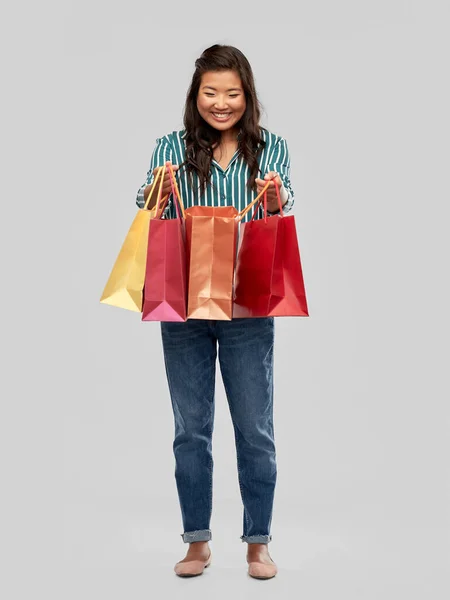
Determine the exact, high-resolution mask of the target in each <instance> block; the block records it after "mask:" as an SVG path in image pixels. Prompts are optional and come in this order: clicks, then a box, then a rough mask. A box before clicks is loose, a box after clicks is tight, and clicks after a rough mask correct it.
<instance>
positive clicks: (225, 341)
mask: <svg viewBox="0 0 450 600" xmlns="http://www.w3.org/2000/svg"><path fill="white" fill-rule="evenodd" d="M183 120H184V128H183V129H181V130H175V131H172V132H170V133H166V135H163V136H161V137H159V138H157V144H156V146H155V148H154V150H153V154H152V158H151V161H150V168H149V170H148V172H147V181H146V182H145V183H144V184H143V185H142V186H141V187H140V188H139V190H138V195H137V199H136V202H137V204H138V206H140V207H141V208H142V207H143V206H144V202H145V200H146V195H145V194H146V193H147V194H148V193H150V189H149V188H151V184H152V183H153V181H154V178H155V175H156V173H157V172H158V167H161V166H164V165H166V164H167V163H168V162H170V163H172V165H173V167H174V171H175V179H176V183H177V185H178V187H179V191H180V196H181V197H182V199H183V201H184V205H185V208H187V209H188V208H190V207H193V206H196V207H198V206H201V207H217V208H219V207H234V209H237V210H238V211H241V210H242V209H244V208H245V207H247V206H248V205H249V204H250V203H251V202H252V201H253V200H254V199H255V196H256V194H258V189H259V192H260V191H261V189H262V187H266V188H267V208H268V212H272V213H274V212H276V211H280V210H282V211H283V213H286V212H288V211H290V210H291V208H292V206H293V204H294V193H293V191H292V187H291V183H290V157H289V152H288V147H287V142H286V140H285V139H284V138H283V137H282V136H280V135H277V134H276V133H273V132H271V131H269V130H268V129H266V128H264V127H262V126H261V125H260V122H259V121H260V106H259V101H258V96H257V93H256V89H255V82H254V77H253V72H252V69H251V66H250V64H249V62H248V60H247V58H246V57H245V56H244V54H243V53H242V52H241V51H240V50H239V49H238V48H235V47H233V46H225V45H218V44H215V45H213V46H211V47H210V48H207V49H206V50H205V51H204V52H203V53H202V55H201V56H200V57H199V58H198V59H197V60H196V61H195V71H194V74H193V76H192V81H191V84H190V87H189V89H188V92H187V94H186V103H185V108H184V119H183ZM259 177H261V178H264V180H262V179H259ZM267 179H271V180H272V179H273V180H275V181H277V183H278V185H279V186H280V189H279V194H280V197H281V198H282V201H281V202H278V200H277V194H276V192H275V189H278V188H275V184H274V182H271V184H270V185H269V186H267ZM147 190H148V191H147ZM162 190H163V191H162V193H163V194H164V195H165V194H170V193H171V183H170V181H169V173H168V174H167V180H166V179H163V181H162ZM258 195H259V194H258ZM151 201H152V198H150V201H149V202H150V204H151ZM280 204H281V205H282V206H280ZM205 212H207V213H210V212H215V211H209V210H207V211H205ZM217 212H220V211H217ZM252 212H253V211H248V213H247V214H246V215H245V217H244V219H245V220H250V219H251V217H252ZM166 216H167V217H169V218H171V219H174V218H176V216H177V214H176V210H175V208H174V206H173V203H172V204H171V203H170V199H169V203H168V208H167V213H166ZM263 216H264V212H263V208H262V207H259V209H258V214H257V215H255V217H256V218H259V219H260V218H261V217H263ZM270 218H271V219H274V222H277V220H278V217H270ZM258 256H259V254H258ZM208 261H209V262H208ZM211 261H212V259H211V255H210V254H209V253H208V252H206V253H204V256H203V257H202V259H201V260H200V264H199V268H204V267H205V266H206V267H208V266H209V265H210V263H211ZM218 262H219V263H220V260H218ZM219 266H220V265H219ZM274 328H275V325H274V318H273V317H260V318H235V319H231V320H225V319H222V320H211V319H202V318H189V319H188V320H187V321H185V322H161V334H162V343H163V351H164V364H165V369H166V375H167V380H168V387H169V392H170V398H171V403H172V408H173V415H174V423H175V438H174V440H173V452H174V456H175V478H176V483H177V490H178V496H179V501H180V508H181V516H182V523H183V532H182V533H181V534H180V535H181V537H182V539H183V541H184V542H185V543H188V544H189V549H188V551H187V554H186V557H185V558H184V559H183V560H181V561H179V562H178V563H177V564H176V565H175V572H176V574H177V575H179V576H182V577H192V576H195V575H201V574H202V573H203V571H204V569H205V568H206V567H207V566H209V564H210V562H211V552H210V549H209V541H210V540H211V539H212V532H211V529H210V522H211V514H212V500H213V495H212V488H213V457H212V432H213V422H214V392H215V377H216V363H217V358H218V360H219V363H220V368H221V373H222V378H223V382H224V384H225V389H226V394H227V399H228V403H229V408H230V414H231V418H232V420H233V425H234V431H235V442H236V455H237V457H238V467H239V468H238V476H239V484H240V490H241V497H242V502H243V508H244V513H243V521H242V528H243V530H242V535H241V536H240V539H241V540H242V542H246V543H247V555H246V558H247V563H248V573H249V574H250V575H251V576H252V577H257V578H259V579H269V578H271V577H274V576H275V574H276V573H277V566H276V565H275V563H274V562H273V560H272V558H271V556H270V554H269V552H268V544H269V542H271V540H272V534H271V523H272V509H273V500H274V493H275V485H276V480H277V464H276V453H275V440H274V426H273V359H274Z"/></svg>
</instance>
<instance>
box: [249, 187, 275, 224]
mask: <svg viewBox="0 0 450 600" xmlns="http://www.w3.org/2000/svg"><path fill="white" fill-rule="evenodd" d="M270 181H273V183H274V185H275V191H276V193H277V200H278V206H279V210H280V216H281V217H282V216H283V205H282V204H281V196H280V186H279V185H278V184H277V182H276V181H275V180H273V179H271V180H270ZM260 204H261V200H260V201H259V202H258V204H257V206H256V207H255V211H254V213H253V216H252V218H251V219H250V220H251V221H254V220H255V216H256V212H257V210H258V208H259V205H260ZM264 221H265V222H266V223H267V192H264Z"/></svg>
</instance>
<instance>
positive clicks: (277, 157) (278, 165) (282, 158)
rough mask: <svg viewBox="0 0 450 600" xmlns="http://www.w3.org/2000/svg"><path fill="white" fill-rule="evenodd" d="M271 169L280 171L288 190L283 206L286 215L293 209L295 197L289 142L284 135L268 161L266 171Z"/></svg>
mask: <svg viewBox="0 0 450 600" xmlns="http://www.w3.org/2000/svg"><path fill="white" fill-rule="evenodd" d="M269 171H275V172H276V173H278V175H279V176H280V179H281V181H282V182H283V187H284V188H285V190H286V191H287V202H286V204H285V205H284V206H283V214H284V215H285V214H287V213H288V212H289V211H290V210H292V207H293V205H294V199H295V197H294V191H293V189H292V185H291V158H290V156H289V150H288V146H287V142H286V140H285V139H284V138H283V137H280V138H279V139H278V141H277V143H276V144H275V146H274V147H273V150H272V152H271V153H270V156H269V160H268V161H267V167H266V173H268V172H269ZM269 214H270V213H269ZM272 214H274V213H272Z"/></svg>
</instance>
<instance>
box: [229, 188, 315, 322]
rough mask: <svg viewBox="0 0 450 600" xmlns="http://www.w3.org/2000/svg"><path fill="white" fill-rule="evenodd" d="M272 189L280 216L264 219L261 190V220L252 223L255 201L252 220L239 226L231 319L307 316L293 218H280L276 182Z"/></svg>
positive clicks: (265, 206) (281, 215)
mask: <svg viewBox="0 0 450 600" xmlns="http://www.w3.org/2000/svg"><path fill="white" fill-rule="evenodd" d="M274 183H275V182H274ZM267 187H268V186H266V188H265V190H267ZM275 189H276V192H277V196H278V203H279V206H280V213H279V214H277V215H273V216H271V217H269V218H267V192H266V191H263V192H264V219H258V220H255V215H256V212H257V210H258V207H259V204H260V203H261V200H259V201H258V202H257V204H256V209H255V212H254V214H253V217H252V219H251V220H250V221H249V222H248V223H241V235H240V239H239V246H238V256H237V262H236V274H235V288H234V302H233V318H239V317H289V316H291V317H293V316H300V317H307V316H309V314H308V306H307V301H306V293H305V285H304V281H303V272H302V266H301V260H300V250H299V247H298V240H297V232H296V227H295V218H294V216H284V215H283V212H282V206H281V198H280V192H279V186H278V185H277V184H276V183H275ZM256 200H257V199H256ZM256 200H254V201H253V202H252V203H251V204H250V205H249V207H247V209H244V211H243V212H242V213H241V214H240V219H242V217H243V216H244V215H245V214H246V213H247V212H248V209H249V208H251V207H252V205H253V204H255V202H256Z"/></svg>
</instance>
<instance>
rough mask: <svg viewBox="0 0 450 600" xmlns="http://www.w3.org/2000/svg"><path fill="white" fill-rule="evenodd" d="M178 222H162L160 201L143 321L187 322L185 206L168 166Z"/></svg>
mask: <svg viewBox="0 0 450 600" xmlns="http://www.w3.org/2000/svg"><path fill="white" fill-rule="evenodd" d="M169 173H170V182H171V185H172V196H173V201H174V204H175V207H176V211H177V218H176V219H163V218H162V215H163V213H164V209H165V207H166V204H167V201H168V198H169V197H168V196H167V197H166V198H167V199H166V201H165V202H161V201H160V199H159V198H158V200H157V203H156V206H157V215H156V217H155V218H154V219H152V220H151V221H150V227H149V232H148V245H147V263H146V271H145V282H144V291H143V294H144V301H143V307H142V321H186V305H187V285H186V249H185V231H184V205H183V202H182V200H181V196H180V192H179V189H178V186H177V182H176V179H175V175H174V172H173V169H172V165H169Z"/></svg>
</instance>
